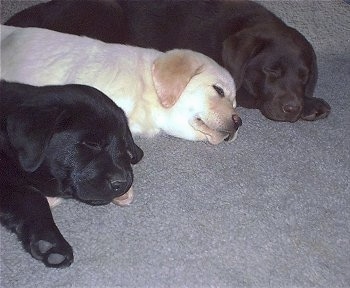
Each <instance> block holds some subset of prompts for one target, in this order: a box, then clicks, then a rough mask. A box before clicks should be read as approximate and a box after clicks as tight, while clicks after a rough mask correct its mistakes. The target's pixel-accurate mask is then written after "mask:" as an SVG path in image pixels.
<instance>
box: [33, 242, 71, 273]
mask: <svg viewBox="0 0 350 288" xmlns="http://www.w3.org/2000/svg"><path fill="white" fill-rule="evenodd" d="M51 240H52V239H51ZM30 252H31V254H32V256H33V257H34V258H35V259H37V260H40V261H42V262H43V263H44V264H45V265H46V266H47V267H53V268H64V267H68V266H70V265H71V264H72V263H73V259H74V257H73V250H72V247H71V246H70V245H69V244H68V243H67V242H66V241H65V240H63V242H60V241H47V240H43V239H40V240H37V241H32V243H31V244H30Z"/></svg>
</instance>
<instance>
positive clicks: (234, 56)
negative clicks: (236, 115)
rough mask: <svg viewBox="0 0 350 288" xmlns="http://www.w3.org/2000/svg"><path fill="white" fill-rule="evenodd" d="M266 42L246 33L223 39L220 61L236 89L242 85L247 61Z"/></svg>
mask: <svg viewBox="0 0 350 288" xmlns="http://www.w3.org/2000/svg"><path fill="white" fill-rule="evenodd" d="M265 44H266V40H264V39H262V38H258V37H255V36H253V35H251V34H249V33H248V32H246V31H242V32H239V33H236V34H233V35H231V36H229V37H228V38H226V39H225V41H224V42H223V47H222V61H223V64H224V66H225V68H226V69H227V70H228V71H229V72H230V73H231V75H232V76H233V79H234V80H235V84H236V88H237V89H239V88H240V87H241V86H242V84H243V78H244V74H245V71H246V68H247V65H248V63H249V61H250V60H251V59H252V58H253V57H254V56H256V55H257V54H258V53H259V52H260V51H261V50H262V49H263V47H264V46H265Z"/></svg>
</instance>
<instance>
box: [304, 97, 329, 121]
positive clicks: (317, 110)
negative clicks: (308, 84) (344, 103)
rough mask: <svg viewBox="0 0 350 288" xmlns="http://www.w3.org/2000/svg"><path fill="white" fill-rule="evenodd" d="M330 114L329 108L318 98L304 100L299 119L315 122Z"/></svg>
mask: <svg viewBox="0 0 350 288" xmlns="http://www.w3.org/2000/svg"><path fill="white" fill-rule="evenodd" d="M330 112H331V106H329V104H328V103H327V102H326V101H324V100H323V99H320V98H313V97H312V98H310V97H306V98H304V107H303V111H302V113H301V119H303V120H307V121H315V120H319V119H323V118H326V117H327V116H328V115H329V113H330Z"/></svg>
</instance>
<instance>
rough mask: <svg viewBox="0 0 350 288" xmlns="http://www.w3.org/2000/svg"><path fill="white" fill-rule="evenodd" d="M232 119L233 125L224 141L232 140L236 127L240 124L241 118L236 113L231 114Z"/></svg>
mask: <svg viewBox="0 0 350 288" xmlns="http://www.w3.org/2000/svg"><path fill="white" fill-rule="evenodd" d="M232 121H233V125H232V128H233V129H232V131H231V132H229V134H228V136H227V137H226V138H225V141H230V140H232V139H233V137H234V136H235V134H236V132H237V130H238V128H239V127H241V126H242V119H241V118H240V117H239V116H238V115H232Z"/></svg>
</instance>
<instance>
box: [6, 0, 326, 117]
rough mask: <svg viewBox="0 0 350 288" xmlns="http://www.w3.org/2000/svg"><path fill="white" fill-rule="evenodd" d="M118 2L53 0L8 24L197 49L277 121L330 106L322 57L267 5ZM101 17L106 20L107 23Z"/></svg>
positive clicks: (244, 102)
mask: <svg viewBox="0 0 350 288" xmlns="http://www.w3.org/2000/svg"><path fill="white" fill-rule="evenodd" d="M118 3H119V5H118ZM118 3H117V1H116V0H115V1H113V0H104V1H79V0H78V1H66V0H54V1H51V2H49V3H43V4H39V5H37V6H33V7H30V8H28V9H26V10H24V11H22V12H20V13H18V14H17V15H15V16H13V17H12V18H11V19H10V20H9V21H7V22H6V24H8V25H13V26H22V27H28V26H35V27H41V28H47V29H52V30H56V31H60V32H64V33H72V34H77V35H86V36H89V37H92V38H96V39H100V40H103V41H106V42H117V43H127V44H131V45H136V46H141V47H148V48H155V49H158V50H161V51H166V50H169V49H173V48H187V49H192V50H195V51H198V52H201V53H203V54H206V55H208V56H209V57H211V58H213V59H214V60H216V61H217V62H218V63H220V64H221V65H223V66H224V67H226V68H227V69H228V70H229V71H230V73H231V75H232V76H233V78H234V80H235V82H236V86H237V88H238V91H237V102H238V105H240V106H243V107H246V108H257V109H259V110H260V111H261V112H262V114H263V115H265V116H266V117H267V118H269V119H272V120H276V121H289V122H294V121H296V120H298V119H300V118H301V119H304V120H318V119H322V118H325V117H327V116H328V114H329V113H330V109H331V108H330V106H329V104H328V103H327V102H326V101H324V100H322V99H319V98H314V97H313V92H314V89H315V85H316V81H317V62H316V55H315V52H314V50H313V48H312V46H311V44H310V43H309V42H308V41H307V40H306V39H305V37H304V36H303V35H301V34H300V33H299V32H298V31H297V30H295V29H293V28H291V27H288V26H287V25H286V24H285V23H283V21H282V20H281V19H279V18H278V17H276V16H275V15H274V14H273V13H271V12H270V11H268V10H267V9H266V8H264V7H263V6H262V5H260V4H258V3H255V2H251V1H239V0H238V1H177V0H151V1H118ZM106 11H108V13H107V12H106ZM101 23H105V24H106V25H104V27H103V28H101ZM106 35H108V37H107V36H106Z"/></svg>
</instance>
